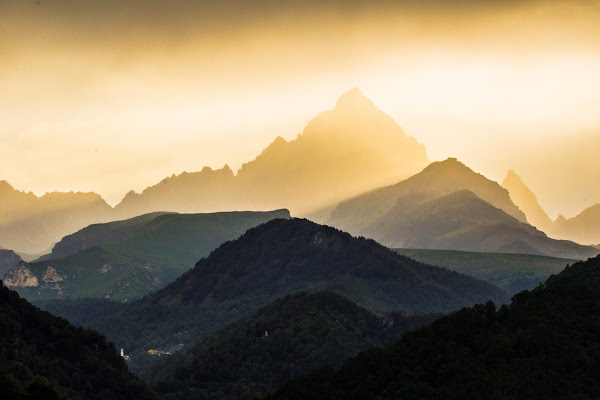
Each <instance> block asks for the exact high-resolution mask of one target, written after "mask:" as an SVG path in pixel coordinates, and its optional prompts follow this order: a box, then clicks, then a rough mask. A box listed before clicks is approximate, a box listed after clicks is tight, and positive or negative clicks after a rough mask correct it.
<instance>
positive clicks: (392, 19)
mask: <svg viewBox="0 0 600 400" xmlns="http://www.w3.org/2000/svg"><path fill="white" fill-rule="evenodd" d="M599 31H600V3H599V2H596V1H583V0H582V1H573V0H570V1H564V2H561V1H548V2H544V1H507V0H502V1H500V0H498V1H481V0H479V1H466V0H462V1H459V0H456V1H452V0H445V1H442V0H439V1H427V0H425V1H417V0H414V1H404V2H392V1H383V0H381V1H358V0H356V1H345V2H342V1H291V0H289V1H285V0H284V1H281V0H279V1H242V0H239V1H219V2H206V1H193V0H187V1H172V0H170V1H158V0H144V1H142V0H140V1H132V0H70V1H69V0H55V1H53V0H40V1H39V4H37V2H36V1H35V0H31V1H30V0H14V1H11V0H0V59H1V60H2V61H1V62H0V159H1V160H2V161H3V162H2V164H1V166H0V179H6V180H8V181H9V182H10V183H11V184H12V185H13V186H14V187H16V188H18V189H22V190H31V191H34V192H35V193H37V194H41V193H44V192H45V191H52V190H60V191H64V190H82V191H96V192H98V193H100V194H102V195H103V197H105V199H107V201H109V202H110V203H112V204H115V203H116V202H118V201H119V200H120V199H121V198H122V196H123V195H124V194H125V193H126V192H127V191H129V190H130V189H135V190H137V191H140V190H142V189H143V188H145V187H146V186H149V185H152V184H154V183H156V182H158V181H159V180H161V179H162V178H164V177H166V176H169V175H171V174H173V173H180V172H182V171H184V170H187V171H198V170H200V169H202V167H203V166H205V165H208V166H211V167H213V168H220V167H222V166H223V165H224V164H226V163H227V164H229V165H230V166H231V167H232V168H233V169H234V170H236V169H237V168H239V166H240V165H241V163H243V162H246V161H249V160H251V159H253V158H254V157H255V156H256V155H257V154H258V153H259V152H260V150H261V149H263V148H264V147H265V146H266V145H267V144H268V143H270V142H271V141H272V140H273V139H274V138H275V137H276V136H283V137H284V138H286V139H292V138H294V137H295V136H296V135H297V134H298V133H300V132H301V130H302V128H303V127H304V126H305V125H306V123H307V122H308V121H309V120H310V119H311V118H312V117H314V116H315V115H316V114H317V113H319V112H320V111H323V110H326V109H330V108H332V107H333V106H334V105H335V101H336V99H337V97H338V96H339V95H341V94H342V93H343V92H345V91H347V90H349V89H351V88H352V87H355V86H358V87H360V88H361V89H362V91H363V92H364V93H365V94H366V95H367V96H368V97H369V98H370V99H371V100H373V102H375V103H376V104H377V105H378V106H380V107H381V108H382V109H383V110H384V111H385V112H387V113H389V114H390V115H392V117H394V119H395V120H396V121H397V122H398V123H399V124H400V125H401V126H402V127H403V129H404V130H405V132H406V133H407V134H409V135H411V136H414V137H416V138H417V139H418V140H419V141H420V142H422V143H424V144H425V146H426V148H427V151H428V154H429V157H430V158H431V159H432V160H439V159H444V158H446V157H448V156H456V157H458V158H459V159H460V160H462V161H463V162H465V163H466V164H467V165H469V166H470V167H471V168H473V169H475V170H477V171H479V172H482V173H484V174H485V175H486V176H488V177H490V178H492V179H495V180H498V181H501V180H502V179H503V178H504V175H505V174H506V171H507V170H508V169H509V168H512V169H514V170H515V171H516V172H517V173H519V174H520V175H521V177H522V178H523V179H524V181H525V182H526V183H527V184H528V185H529V186H530V188H531V189H532V190H533V191H534V192H535V193H536V194H537V195H538V198H539V200H540V203H541V204H542V206H543V207H544V208H545V209H546V210H547V211H548V212H549V214H550V215H551V216H552V217H555V216H556V215H557V214H558V213H563V214H564V215H566V216H572V215H574V214H576V213H577V212H579V211H581V210H582V209H583V208H584V207H586V206H589V205H592V204H594V203H598V202H600V185H599V184H598V182H600V163H599V162H598V161H597V157H598V156H597V155H598V154H599V152H600V32H599Z"/></svg>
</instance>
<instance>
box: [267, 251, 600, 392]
mask: <svg viewBox="0 0 600 400" xmlns="http://www.w3.org/2000/svg"><path fill="white" fill-rule="evenodd" d="M599 297H600V257H596V258H594V259H590V260H588V261H586V262H578V263H576V264H574V265H573V266H571V267H568V268H566V269H565V270H564V271H563V272H561V273H560V274H558V275H555V276H552V277H550V278H549V279H548V280H547V282H546V284H544V285H540V286H539V287H538V288H536V289H535V290H533V291H531V292H527V291H524V292H522V293H520V294H518V295H517V296H515V297H514V298H513V302H512V303H511V304H510V305H509V306H503V307H501V308H500V309H498V310H497V309H496V307H495V306H494V304H493V303H491V302H490V303H487V304H485V305H478V306H475V307H472V308H466V309H463V310H461V311H458V312H456V313H454V314H451V315H449V316H447V317H443V318H441V319H439V320H438V321H436V322H434V323H433V324H432V325H431V326H429V327H426V328H422V329H420V330H416V331H414V332H410V333H408V334H407V335H405V336H404V337H403V338H402V339H401V340H399V341H397V342H395V343H394V344H393V345H391V346H387V347H384V348H380V349H376V350H371V351H366V352H363V353H361V354H359V355H358V356H356V357H355V358H352V359H350V360H348V361H347V362H346V363H344V365H343V366H342V367H341V368H340V369H335V368H331V367H324V368H321V369H318V370H316V371H315V372H313V373H311V374H309V375H306V376H303V377H300V378H298V379H295V380H292V381H289V382H287V383H285V384H283V385H282V386H281V387H280V388H279V390H278V391H277V392H276V393H275V394H273V395H272V396H269V397H268V399H290V400H291V399H334V398H337V399H434V400H435V399H439V400H442V399H444V400H446V399H457V400H458V399H478V398H479V399H482V398H486V399H597V398H599V397H600V381H599V380H598V371H600V340H599V338H600V302H598V298H599Z"/></svg>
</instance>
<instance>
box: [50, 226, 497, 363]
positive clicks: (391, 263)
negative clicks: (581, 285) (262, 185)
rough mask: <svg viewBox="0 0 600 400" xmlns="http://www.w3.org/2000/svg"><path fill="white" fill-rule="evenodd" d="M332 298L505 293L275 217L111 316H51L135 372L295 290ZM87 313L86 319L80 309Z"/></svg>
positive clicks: (446, 302) (422, 303)
mask: <svg viewBox="0 0 600 400" xmlns="http://www.w3.org/2000/svg"><path fill="white" fill-rule="evenodd" d="M323 290H327V291H332V292H335V293H337V294H341V295H343V296H345V297H347V298H348V299H350V300H351V301H353V302H354V303H356V304H358V305H359V306H361V307H364V308H366V309H367V310H369V311H371V312H374V313H376V314H383V313H387V312H391V311H401V310H404V311H406V312H408V313H410V314H425V313H430V312H442V313H443V312H448V311H453V310H456V309H458V308H460V307H464V306H468V305H472V304H475V303H481V302H485V301H487V300H488V299H493V300H494V301H497V302H500V303H501V302H504V301H508V295H507V294H506V293H505V292H503V291H502V290H500V289H498V288H497V287H495V286H492V285H490V284H488V283H485V282H482V281H479V280H477V279H474V278H471V277H468V276H466V275H462V274H459V273H456V272H451V271H449V270H446V269H444V268H439V267H432V266H428V265H425V264H421V263H418V262H416V261H414V260H411V259H409V258H407V257H404V256H401V255H399V254H397V253H395V252H393V251H392V250H389V249H387V248H385V247H383V246H381V245H379V244H377V243H376V242H375V241H373V240H367V239H364V238H354V237H352V236H351V235H349V234H347V233H344V232H341V231H338V230H337V229H334V228H330V227H327V226H323V225H318V224H315V223H312V222H310V221H307V220H301V219H274V220H271V221H269V222H267V223H265V224H262V225H260V226H257V227H256V228H252V229H250V230H248V231H247V232H246V233H245V234H244V235H243V236H241V237H240V238H239V239H237V240H234V241H230V242H227V243H224V244H223V245H222V246H220V247H219V248H218V249H216V250H215V251H214V252H212V253H211V255H210V256H209V257H208V258H206V259H203V260H201V261H199V262H198V263H197V264H196V266H195V267H194V268H193V269H192V270H190V271H188V272H186V273H185V274H183V275H182V276H181V277H180V278H178V279H177V280H176V281H175V282H173V283H172V284H170V285H168V286H166V287H165V288H164V289H161V290H160V291H158V292H156V293H154V294H151V295H149V296H146V297H145V298H143V299H142V300H140V301H137V302H134V303H131V304H123V305H121V307H120V308H119V309H117V310H115V309H114V307H113V308H110V309H109V310H107V312H106V313H98V309H101V308H102V307H103V303H102V302H99V303H97V304H95V305H91V304H90V303H89V302H88V303H77V302H70V303H69V302H68V303H66V304H65V303H64V302H59V303H51V304H47V305H46V307H48V308H49V309H50V310H51V311H52V312H56V313H58V314H59V315H63V316H66V317H68V318H80V319H79V320H74V321H75V323H84V324H85V325H86V326H89V327H93V328H95V329H98V330H99V331H100V332H102V333H104V334H106V335H107V337H108V338H109V339H110V340H113V341H114V342H115V343H117V345H118V346H119V347H124V348H125V349H126V350H127V351H128V352H130V353H131V364H130V365H131V367H132V369H133V370H134V371H136V372H142V371H143V370H144V369H145V368H146V367H147V366H148V365H149V363H150V362H151V361H152V360H147V357H145V356H143V355H144V354H146V352H147V350H149V349H153V350H161V351H167V350H169V349H176V348H177V346H180V345H184V346H190V345H193V344H195V343H197V342H198V340H200V339H202V338H205V337H207V336H209V335H210V334H213V333H214V332H216V331H217V330H218V329H221V328H223V327H225V326H226V325H228V324H230V323H232V322H234V321H237V320H240V319H242V318H244V317H247V316H249V315H251V314H252V313H254V312H256V311H257V310H258V309H260V308H261V307H264V306H266V305H268V304H270V303H271V302H273V301H274V300H275V299H277V298H279V297H282V296H285V295H286V294H289V293H293V292H297V291H308V292H317V291H323ZM79 306H81V307H83V308H88V309H92V310H94V311H92V313H93V314H94V316H93V318H91V319H85V314H86V313H82V312H81V311H80V310H79V309H78V307H79Z"/></svg>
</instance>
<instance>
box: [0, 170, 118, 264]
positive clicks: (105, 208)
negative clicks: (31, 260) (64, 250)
mask: <svg viewBox="0 0 600 400" xmlns="http://www.w3.org/2000/svg"><path fill="white" fill-rule="evenodd" d="M112 215H113V209H112V208H111V207H110V206H109V205H108V204H107V203H106V202H105V201H104V200H102V198H101V197H100V196H99V195H97V194H95V193H72V192H71V193H58V192H55V193H46V194H45V195H43V196H42V197H37V196H36V195H34V194H33V193H25V192H21V191H18V190H15V189H14V188H13V187H12V186H11V185H9V184H8V182H6V181H0V245H1V246H2V247H4V248H6V249H12V250H14V251H16V252H23V253H31V254H43V253H44V252H47V251H49V250H50V249H51V247H52V245H53V244H54V243H56V242H58V241H59V240H60V239H62V237H63V236H64V235H66V234H68V233H73V232H75V231H77V230H79V229H81V228H83V227H85V226H88V225H89V224H91V223H96V222H103V221H108V220H110V219H111V218H112Z"/></svg>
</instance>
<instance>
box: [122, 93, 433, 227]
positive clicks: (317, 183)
mask: <svg viewBox="0 0 600 400" xmlns="http://www.w3.org/2000/svg"><path fill="white" fill-rule="evenodd" d="M428 163H429V160H428V158H427V154H426V152H425V146H423V145H422V144H420V143H418V142H417V140H416V139H415V138H414V137H411V136H407V135H406V134H405V133H404V131H403V130H402V128H400V126H399V125H398V124H397V123H396V122H395V121H394V120H393V119H392V118H391V117H390V116H389V115H387V114H385V113H384V112H383V111H381V110H380V109H379V108H377V106H375V104H373V103H372V102H371V101H370V100H369V99H367V98H366V97H365V96H364V94H363V93H362V92H361V91H360V90H359V89H353V90H350V91H348V92H347V93H345V94H343V95H342V96H341V97H340V98H339V99H338V101H337V103H336V106H335V108H333V109H332V110H329V111H325V112H323V113H321V114H319V115H318V116H316V117H315V118H314V119H313V120H311V121H310V122H309V123H308V124H307V125H306V127H305V128H304V130H303V131H302V133H301V134H299V135H298V136H297V137H296V139H294V140H291V141H286V140H285V139H283V138H282V137H278V138H276V139H275V140H274V141H273V142H272V143H271V144H270V145H269V146H268V147H267V148H265V149H264V150H263V151H262V152H261V153H260V154H259V155H258V156H257V157H256V159H254V160H252V161H250V162H247V163H245V164H243V165H242V167H241V168H240V170H239V171H238V172H237V174H234V172H233V171H232V170H231V169H230V168H229V167H228V166H225V167H224V168H222V169H219V170H212V169H210V168H205V169H204V170H202V171H200V172H195V173H183V174H181V175H177V176H175V175H173V176H172V177H169V178H166V179H164V180H163V181H162V182H160V183H158V184H156V185H154V186H151V187H149V188H147V189H145V190H144V191H143V192H142V193H140V194H136V193H134V192H130V193H128V194H127V195H126V196H125V198H124V199H123V201H122V202H121V203H119V204H118V205H117V206H116V207H115V211H116V213H117V214H118V215H119V216H120V218H125V217H131V216H134V215H139V214H143V213H148V212H152V211H178V212H206V211H225V210H257V209H258V210H264V209H267V210H272V209H276V208H288V209H290V211H291V212H292V214H294V215H298V214H299V213H304V212H308V211H312V210H314V209H317V208H319V207H323V206H326V205H329V204H333V203H335V202H338V201H341V200H343V199H345V198H348V197H349V196H353V195H356V194H359V193H362V192H364V191H366V190H370V189H373V188H376V187H379V186H382V185H388V184H391V183H395V182H397V181H399V180H401V179H405V178H408V177H409V176H411V175H413V174H415V173H417V172H418V171H420V170H421V169H423V168H424V167H425V166H426V165H427V164H428Z"/></svg>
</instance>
